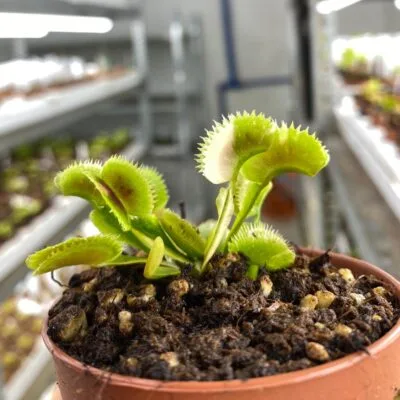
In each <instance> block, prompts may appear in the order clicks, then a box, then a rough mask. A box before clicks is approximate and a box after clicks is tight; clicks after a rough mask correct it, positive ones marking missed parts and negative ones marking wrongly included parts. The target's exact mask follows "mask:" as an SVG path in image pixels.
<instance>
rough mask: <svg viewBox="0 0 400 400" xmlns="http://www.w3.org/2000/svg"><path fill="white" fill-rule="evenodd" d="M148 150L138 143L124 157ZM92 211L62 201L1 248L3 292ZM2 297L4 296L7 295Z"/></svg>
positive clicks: (84, 204)
mask: <svg viewBox="0 0 400 400" xmlns="http://www.w3.org/2000/svg"><path fill="white" fill-rule="evenodd" d="M146 150H147V147H146V145H145V144H144V143H141V142H137V143H135V142H134V143H132V144H131V145H129V146H128V147H127V148H126V149H125V150H124V151H123V152H122V154H123V155H124V156H125V157H126V158H128V159H131V160H138V159H140V158H141V157H142V156H143V155H144V153H145V152H146ZM89 209H90V207H89V205H88V203H87V202H86V201H84V200H82V199H79V198H74V197H72V198H62V197H58V198H56V199H55V200H54V202H53V205H52V206H50V208H49V209H47V210H46V211H44V212H43V213H42V214H41V215H39V216H38V217H36V218H34V219H33V221H32V222H31V223H30V224H28V225H27V226H25V227H23V228H21V229H20V230H19V232H18V233H17V234H16V235H15V236H14V237H13V238H12V239H11V240H9V241H8V242H6V243H5V244H3V246H2V247H1V248H0V265H1V268H0V288H1V286H2V282H4V281H5V280H6V279H7V278H8V277H10V275H12V274H13V273H14V272H15V271H16V270H17V269H18V268H19V267H21V266H23V265H24V261H25V259H26V257H27V256H28V255H29V254H30V253H32V252H34V251H36V250H38V249H40V248H41V247H43V246H45V245H47V244H49V243H51V242H52V241H59V240H62V239H63V237H64V236H65V235H66V234H68V233H71V232H72V231H73V230H74V229H75V228H77V226H78V224H79V223H80V222H82V221H83V219H84V218H85V217H86V216H87V214H88V212H89ZM9 289H11V288H9ZM8 291H10V290H8ZM2 292H3V290H2ZM2 296H4V295H3V293H2Z"/></svg>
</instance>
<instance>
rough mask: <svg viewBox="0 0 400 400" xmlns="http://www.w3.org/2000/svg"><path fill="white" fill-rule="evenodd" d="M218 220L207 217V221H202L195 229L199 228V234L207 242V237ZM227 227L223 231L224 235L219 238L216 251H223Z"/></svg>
mask: <svg viewBox="0 0 400 400" xmlns="http://www.w3.org/2000/svg"><path fill="white" fill-rule="evenodd" d="M217 223H218V221H217V220H215V219H208V220H207V221H204V222H202V223H201V224H200V225H199V226H198V227H197V229H198V230H199V233H200V236H201V237H202V238H203V239H204V240H205V242H206V243H207V241H208V239H209V238H210V236H211V234H212V233H213V232H214V229H215V227H216V226H217ZM228 232H229V229H227V230H226V231H225V234H224V237H223V238H222V240H221V243H220V244H219V246H218V249H217V251H219V252H223V251H224V248H225V240H226V238H227V236H228Z"/></svg>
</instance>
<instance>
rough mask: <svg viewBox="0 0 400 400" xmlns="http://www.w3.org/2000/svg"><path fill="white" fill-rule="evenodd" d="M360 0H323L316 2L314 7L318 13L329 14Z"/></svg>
mask: <svg viewBox="0 0 400 400" xmlns="http://www.w3.org/2000/svg"><path fill="white" fill-rule="evenodd" d="M360 1H361V0H323V1H320V2H319V3H317V5H316V9H317V11H318V12H319V13H320V14H330V13H332V12H335V11H339V10H341V9H343V8H346V7H349V6H351V5H353V4H356V3H359V2H360Z"/></svg>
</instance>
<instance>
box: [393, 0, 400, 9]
mask: <svg viewBox="0 0 400 400" xmlns="http://www.w3.org/2000/svg"><path fill="white" fill-rule="evenodd" d="M394 6H395V7H396V8H397V9H398V10H400V0H394Z"/></svg>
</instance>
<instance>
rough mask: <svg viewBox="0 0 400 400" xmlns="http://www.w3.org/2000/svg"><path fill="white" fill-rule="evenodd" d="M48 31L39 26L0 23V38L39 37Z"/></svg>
mask: <svg viewBox="0 0 400 400" xmlns="http://www.w3.org/2000/svg"><path fill="white" fill-rule="evenodd" d="M48 33H49V31H48V30H46V29H43V28H40V27H33V26H30V27H26V26H12V25H8V24H5V25H3V24H2V25H0V39H41V38H44V37H45V36H47V35H48Z"/></svg>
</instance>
